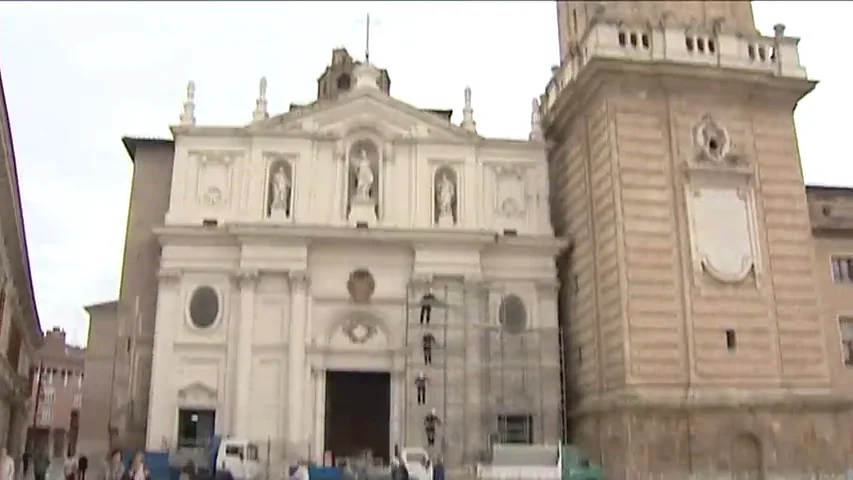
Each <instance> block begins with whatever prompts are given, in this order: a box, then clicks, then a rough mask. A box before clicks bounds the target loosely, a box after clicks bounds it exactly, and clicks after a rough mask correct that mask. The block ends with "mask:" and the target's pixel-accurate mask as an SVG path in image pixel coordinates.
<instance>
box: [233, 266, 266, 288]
mask: <svg viewBox="0 0 853 480" xmlns="http://www.w3.org/2000/svg"><path fill="white" fill-rule="evenodd" d="M235 277H236V278H237V281H238V282H240V285H245V286H251V285H254V284H255V282H257V281H258V278H259V277H260V272H258V270H257V269H255V268H241V269H240V270H237V272H236V273H235Z"/></svg>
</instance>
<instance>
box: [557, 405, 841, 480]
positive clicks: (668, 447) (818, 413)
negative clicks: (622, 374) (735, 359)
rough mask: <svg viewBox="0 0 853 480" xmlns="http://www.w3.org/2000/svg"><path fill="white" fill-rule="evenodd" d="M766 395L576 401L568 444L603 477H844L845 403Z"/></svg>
mask: <svg viewBox="0 0 853 480" xmlns="http://www.w3.org/2000/svg"><path fill="white" fill-rule="evenodd" d="M772 397H774V398H756V397H753V398H752V399H751V400H750V401H748V402H746V401H743V400H744V399H740V400H739V401H735V400H734V399H733V398H727V399H721V398H717V399H708V398H705V399H702V400H701V401H699V400H698V399H697V398H695V397H692V398H690V397H687V396H682V398H681V400H680V401H669V402H666V401H661V400H660V399H658V400H656V401H649V400H640V398H641V397H639V396H636V395H634V396H633V398H632V399H630V400H629V399H628V398H627V396H622V398H619V399H614V398H613V397H611V398H610V399H599V400H598V401H597V402H596V403H592V402H591V401H590V402H588V403H587V402H584V403H585V404H586V405H589V407H583V406H582V407H581V408H580V409H578V411H577V413H576V415H575V416H574V429H573V430H574V432H575V433H574V443H576V444H578V445H579V446H580V447H581V449H582V450H583V452H584V453H585V454H586V455H587V456H588V457H589V458H590V460H591V461H594V462H600V463H601V464H602V465H603V467H604V472H605V476H604V478H606V479H607V480H623V479H624V480H639V479H643V480H669V479H678V480H684V479H696V480H700V479H701V480H705V479H709V480H710V479H714V480H716V479H721V480H722V479H726V480H732V479H735V480H739V479H743V480H759V479H762V480H764V479H766V480H777V479H778V480H781V479H791V480H795V479H796V480H803V479H810V478H820V479H824V480H826V479H835V478H838V479H844V478H845V472H846V471H847V469H848V468H850V467H851V466H853V451H851V448H853V410H851V407H853V405H852V404H851V402H850V400H849V399H845V398H840V397H835V396H831V395H813V394H810V395H804V394H790V393H784V394H783V393H777V394H775V395H772Z"/></svg>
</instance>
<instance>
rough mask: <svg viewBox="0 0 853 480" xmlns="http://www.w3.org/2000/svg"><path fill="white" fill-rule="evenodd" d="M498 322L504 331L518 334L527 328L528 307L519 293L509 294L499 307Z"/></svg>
mask: <svg viewBox="0 0 853 480" xmlns="http://www.w3.org/2000/svg"><path fill="white" fill-rule="evenodd" d="M498 322H500V325H501V326H502V327H503V329H504V332H506V333H511V334H516V333H521V332H523V331H524V330H526V329H527V307H526V306H525V305H524V301H523V300H521V298H519V297H518V296H517V295H512V294H510V295H507V296H505V297H504V298H503V300H501V305H500V307H499V308H498Z"/></svg>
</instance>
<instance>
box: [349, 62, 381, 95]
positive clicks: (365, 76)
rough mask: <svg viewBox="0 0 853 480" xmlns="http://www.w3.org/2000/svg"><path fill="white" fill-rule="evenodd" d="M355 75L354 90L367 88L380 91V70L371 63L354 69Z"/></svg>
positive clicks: (365, 63)
mask: <svg viewBox="0 0 853 480" xmlns="http://www.w3.org/2000/svg"><path fill="white" fill-rule="evenodd" d="M353 75H354V76H355V86H354V87H353V90H360V89H367V88H372V89H377V90H378V89H379V70H377V69H376V67H374V66H373V65H371V64H370V63H369V62H364V63H362V64H359V65H356V67H355V68H354V69H353Z"/></svg>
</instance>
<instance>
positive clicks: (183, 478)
mask: <svg viewBox="0 0 853 480" xmlns="http://www.w3.org/2000/svg"><path fill="white" fill-rule="evenodd" d="M196 473H197V469H196V468H195V462H193V461H192V460H187V463H186V464H185V465H184V468H182V469H181V475H180V480H195V479H196Z"/></svg>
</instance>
